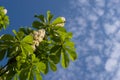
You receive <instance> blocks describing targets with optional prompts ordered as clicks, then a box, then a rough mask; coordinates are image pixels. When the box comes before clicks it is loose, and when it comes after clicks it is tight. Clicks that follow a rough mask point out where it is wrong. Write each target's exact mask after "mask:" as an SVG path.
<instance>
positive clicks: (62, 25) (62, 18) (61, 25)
mask: <svg viewBox="0 0 120 80" xmlns="http://www.w3.org/2000/svg"><path fill="white" fill-rule="evenodd" d="M61 20H62V23H59V24H57V25H56V26H60V27H64V25H65V21H66V19H65V17H61Z"/></svg>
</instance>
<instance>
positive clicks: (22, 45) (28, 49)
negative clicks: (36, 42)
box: [21, 43, 33, 54]
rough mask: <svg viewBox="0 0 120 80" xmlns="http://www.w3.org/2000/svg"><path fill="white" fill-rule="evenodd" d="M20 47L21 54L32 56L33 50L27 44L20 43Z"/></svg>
mask: <svg viewBox="0 0 120 80" xmlns="http://www.w3.org/2000/svg"><path fill="white" fill-rule="evenodd" d="M21 47H22V48H23V50H22V52H23V54H24V53H27V54H32V53H33V48H32V46H31V45H29V44H25V43H21Z"/></svg>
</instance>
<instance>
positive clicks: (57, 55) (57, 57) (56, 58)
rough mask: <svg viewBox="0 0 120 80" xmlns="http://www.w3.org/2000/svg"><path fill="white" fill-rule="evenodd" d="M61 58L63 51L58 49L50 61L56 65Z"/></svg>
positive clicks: (51, 55) (50, 56)
mask: <svg viewBox="0 0 120 80" xmlns="http://www.w3.org/2000/svg"><path fill="white" fill-rule="evenodd" d="M60 57H61V49H58V50H57V51H56V52H55V53H52V54H50V55H49V58H50V60H52V61H53V62H54V63H55V64H57V63H59V62H60Z"/></svg>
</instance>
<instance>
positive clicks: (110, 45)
mask: <svg viewBox="0 0 120 80" xmlns="http://www.w3.org/2000/svg"><path fill="white" fill-rule="evenodd" d="M119 4H120V0H19V1H16V0H12V1H9V0H0V5H3V6H5V7H6V8H7V9H8V15H9V17H10V22H11V24H10V26H9V27H8V29H7V30H6V31H2V32H1V33H11V31H12V29H18V28H19V27H20V26H31V23H32V21H33V20H34V17H33V16H34V14H35V13H36V14H40V13H43V14H45V13H46V11H47V10H51V12H52V13H53V14H55V16H56V17H57V16H64V17H65V18H66V19H67V23H66V26H65V27H66V28H67V30H68V31H71V32H73V35H74V36H73V40H74V42H75V43H76V48H77V53H78V59H77V60H76V61H75V62H71V64H70V66H69V67H68V69H63V68H61V66H60V65H58V67H59V68H58V71H57V72H50V73H48V74H47V75H45V76H44V79H43V80H120V37H119V36H120V5H119Z"/></svg>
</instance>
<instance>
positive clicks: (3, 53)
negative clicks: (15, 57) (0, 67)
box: [0, 50, 6, 61]
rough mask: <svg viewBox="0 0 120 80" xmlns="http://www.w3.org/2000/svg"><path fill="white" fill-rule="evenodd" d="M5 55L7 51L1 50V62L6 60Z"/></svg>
mask: <svg viewBox="0 0 120 80" xmlns="http://www.w3.org/2000/svg"><path fill="white" fill-rule="evenodd" d="M5 53H6V50H1V51H0V61H1V60H2V59H3V58H4V56H5Z"/></svg>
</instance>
